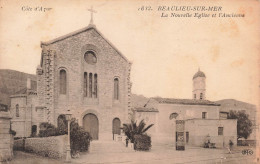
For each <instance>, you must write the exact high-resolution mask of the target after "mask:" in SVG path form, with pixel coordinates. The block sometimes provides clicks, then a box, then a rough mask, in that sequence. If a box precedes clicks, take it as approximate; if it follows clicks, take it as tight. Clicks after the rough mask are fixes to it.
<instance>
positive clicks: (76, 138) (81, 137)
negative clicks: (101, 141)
mask: <svg viewBox="0 0 260 164" xmlns="http://www.w3.org/2000/svg"><path fill="white" fill-rule="evenodd" d="M70 128H71V131H70V144H71V152H72V155H73V154H76V153H77V152H79V151H80V152H86V151H88V148H89V145H90V141H91V140H92V138H91V136H90V134H89V133H88V132H86V131H85V130H84V129H83V128H82V127H80V126H79V124H78V123H77V122H76V119H72V121H71V124H70Z"/></svg>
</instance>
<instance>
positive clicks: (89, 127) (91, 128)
mask: <svg viewBox="0 0 260 164" xmlns="http://www.w3.org/2000/svg"><path fill="white" fill-rule="evenodd" d="M83 127H84V129H85V130H86V131H87V132H89V134H90V135H91V137H92V139H93V140H97V139H98V127H99V124H98V118H97V116H96V115H94V114H92V113H89V114H86V115H85V116H84V118H83Z"/></svg>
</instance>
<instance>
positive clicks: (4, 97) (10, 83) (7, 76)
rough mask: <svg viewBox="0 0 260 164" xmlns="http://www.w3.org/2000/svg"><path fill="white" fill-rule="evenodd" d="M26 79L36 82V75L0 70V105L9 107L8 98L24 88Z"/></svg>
mask: <svg viewBox="0 0 260 164" xmlns="http://www.w3.org/2000/svg"><path fill="white" fill-rule="evenodd" d="M27 78H30V79H32V80H36V75H32V74H28V73H23V72H19V71H15V70H9V69H0V103H1V104H6V105H8V106H10V98H9V96H10V95H12V94H14V93H15V92H17V91H19V90H21V89H23V88H25V87H26V82H27Z"/></svg>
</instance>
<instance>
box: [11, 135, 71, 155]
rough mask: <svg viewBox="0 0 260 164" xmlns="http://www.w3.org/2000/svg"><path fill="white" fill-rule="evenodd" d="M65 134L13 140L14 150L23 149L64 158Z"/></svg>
mask: <svg viewBox="0 0 260 164" xmlns="http://www.w3.org/2000/svg"><path fill="white" fill-rule="evenodd" d="M67 138H68V137H67V135H63V136H52V137H42V138H26V139H19V140H15V141H14V149H15V150H24V151H26V152H32V153H35V154H38V155H41V156H44V157H50V158H64V157H65V155H66V143H67V142H66V141H67Z"/></svg>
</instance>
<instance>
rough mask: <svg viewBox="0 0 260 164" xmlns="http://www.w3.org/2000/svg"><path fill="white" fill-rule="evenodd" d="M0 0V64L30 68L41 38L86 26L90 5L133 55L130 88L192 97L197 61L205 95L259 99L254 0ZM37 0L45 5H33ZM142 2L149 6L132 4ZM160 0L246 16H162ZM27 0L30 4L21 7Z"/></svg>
mask: <svg viewBox="0 0 260 164" xmlns="http://www.w3.org/2000/svg"><path fill="white" fill-rule="evenodd" d="M213 2H214V3H213ZM0 5H1V8H0V69H13V70H17V71H21V72H26V73H31V74H35V72H36V67H37V65H39V63H40V56H41V48H40V42H41V41H49V40H52V39H54V38H56V37H59V36H62V35H65V34H67V33H70V32H73V31H76V30H78V29H81V28H84V27H86V26H87V25H88V24H89V21H90V12H89V11H88V9H89V8H90V7H91V6H93V7H94V10H96V11H97V13H95V14H94V24H95V25H96V27H97V29H99V31H101V33H102V34H103V35H104V36H105V37H106V38H107V39H108V40H109V41H110V42H112V43H113V44H114V45H115V46H116V47H117V49H119V50H120V51H121V52H122V54H123V55H124V56H126V57H127V58H128V59H129V61H131V62H132V63H133V64H132V70H131V81H132V83H133V86H132V92H133V93H136V94H142V95H144V96H147V97H152V96H161V97H168V98H188V99H189V98H192V77H193V75H194V74H195V73H196V72H197V71H198V68H200V70H201V71H203V72H204V73H205V74H206V98H207V99H208V100H212V101H216V100H221V99H237V100H240V101H244V102H248V103H253V104H257V103H258V102H259V101H258V100H259V82H260V81H259V63H260V60H259V52H260V48H259V47H260V37H259V36H260V31H259V30H260V28H259V27H260V22H259V21H260V19H259V15H260V12H259V11H260V9H259V2H258V1H255V0H246V1H245V0H244V1H242V0H241V1H236V2H235V1H228V2H226V1H210V0H207V1H202V0H201V1H182V0H179V1H155V0H150V1H137V0H136V1H124V2H122V1H118V0H114V1H105V0H101V1H98V2H96V1H85V0H84V1H83V0H75V1H67V0H65V1H60V0H57V1H55V2H52V1H50V0H46V1H43V0H34V1H32V0H24V1H20V0H17V1H16V0H8V1H7V0H0ZM38 6H39V7H43V8H51V9H50V10H49V11H45V12H43V11H34V8H36V7H38ZM141 6H150V7H151V8H152V9H153V10H152V11H140V10H139V11H138V8H140V7H141ZM159 6H206V7H207V6H220V7H222V9H221V11H220V12H218V13H242V14H245V17H244V18H226V17H224V18H223V17H217V18H212V17H207V18H206V17H203V18H200V19H198V18H196V17H190V18H187V17H186V18H176V17H167V18H162V17H161V14H162V11H158V7H159ZM28 8H32V10H33V11H23V9H26V10H27V9H28ZM173 12H174V13H183V14H185V13H187V12H186V11H183V12H180V11H178V12H177V11H173ZM164 13H169V14H170V13H171V11H169V12H167V11H166V12H164ZM198 13H204V14H207V13H210V14H212V13H213V12H208V11H206V12H198ZM192 14H194V12H192Z"/></svg>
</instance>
